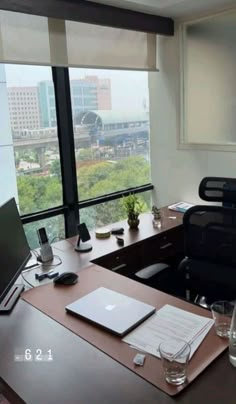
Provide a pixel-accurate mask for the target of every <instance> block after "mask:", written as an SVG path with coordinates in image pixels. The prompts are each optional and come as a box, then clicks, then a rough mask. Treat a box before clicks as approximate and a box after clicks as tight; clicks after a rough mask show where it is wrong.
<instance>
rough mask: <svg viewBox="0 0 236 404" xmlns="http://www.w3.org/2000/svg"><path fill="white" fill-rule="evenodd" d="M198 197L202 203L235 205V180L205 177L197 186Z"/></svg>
mask: <svg viewBox="0 0 236 404" xmlns="http://www.w3.org/2000/svg"><path fill="white" fill-rule="evenodd" d="M199 196H200V198H201V199H203V200H204V201H209V202H223V204H227V203H228V204H231V206H232V204H235V205H236V179H235V178H226V177H205V178H203V179H202V181H201V183H200V185H199Z"/></svg>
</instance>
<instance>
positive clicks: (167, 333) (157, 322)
mask: <svg viewBox="0 0 236 404" xmlns="http://www.w3.org/2000/svg"><path fill="white" fill-rule="evenodd" d="M213 324H214V321H213V320H212V319H210V318H207V317H203V316H199V315H197V314H193V313H190V312H188V311H185V310H182V309H178V308H176V307H174V306H170V305H169V304H167V305H165V306H163V307H162V308H161V309H160V310H158V311H156V312H155V313H154V314H153V315H152V316H151V317H149V318H148V319H147V320H146V321H145V322H144V323H142V324H141V325H139V326H138V327H137V328H135V330H133V331H131V333H130V334H128V335H126V336H125V337H124V338H123V339H122V341H124V342H126V343H127V344H129V345H132V346H133V347H135V348H137V349H139V350H141V351H145V352H148V353H150V354H152V355H155V356H157V357H158V358H160V354H159V352H158V347H159V345H160V343H161V342H162V341H166V340H167V339H171V338H180V339H183V340H184V341H186V342H188V343H189V344H190V345H191V354H190V358H191V357H192V356H193V354H194V352H195V351H196V350H197V348H198V347H199V345H200V344H201V342H202V341H203V339H204V338H205V336H206V335H207V333H208V332H209V330H210V329H211V327H212V325H213ZM176 353H177V352H176Z"/></svg>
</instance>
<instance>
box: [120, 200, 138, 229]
mask: <svg viewBox="0 0 236 404" xmlns="http://www.w3.org/2000/svg"><path fill="white" fill-rule="evenodd" d="M122 203H123V207H124V209H125V211H126V213H127V216H128V224H129V227H130V228H131V229H137V228H138V225H139V218H138V217H139V214H140V213H141V212H142V211H143V203H142V202H141V200H140V199H139V198H138V196H137V195H135V194H129V195H128V196H124V197H123V199H122Z"/></svg>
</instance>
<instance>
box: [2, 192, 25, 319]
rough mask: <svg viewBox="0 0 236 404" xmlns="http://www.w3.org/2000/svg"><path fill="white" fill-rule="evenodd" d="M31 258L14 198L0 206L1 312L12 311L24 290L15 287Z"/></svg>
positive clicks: (21, 286) (17, 286)
mask: <svg viewBox="0 0 236 404" xmlns="http://www.w3.org/2000/svg"><path fill="white" fill-rule="evenodd" d="M30 257H31V253H30V248H29V245H28V242H27V239H26V236H25V232H24V228H23V225H22V222H21V218H20V215H19V212H18V209H17V206H16V202H15V199H14V198H12V199H10V200H9V201H8V202H6V203H5V204H4V205H2V206H0V312H7V311H10V310H11V308H12V307H13V305H14V303H15V302H16V300H17V298H18V297H19V295H20V293H21V292H22V290H23V289H24V287H23V285H14V283H15V281H16V279H17V278H18V276H19V274H20V272H21V271H22V270H23V269H24V267H25V265H26V263H27V262H28V260H29V259H30Z"/></svg>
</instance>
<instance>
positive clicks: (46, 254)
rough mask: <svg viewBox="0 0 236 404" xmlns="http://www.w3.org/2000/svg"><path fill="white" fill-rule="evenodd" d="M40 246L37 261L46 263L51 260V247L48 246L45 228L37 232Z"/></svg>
mask: <svg viewBox="0 0 236 404" xmlns="http://www.w3.org/2000/svg"><path fill="white" fill-rule="evenodd" d="M37 233H38V238H39V244H40V247H41V248H40V259H38V261H41V262H47V261H51V260H52V259H53V252H52V247H51V246H50V244H49V241H48V236H47V233H46V229H45V227H41V228H40V229H38V230H37Z"/></svg>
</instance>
